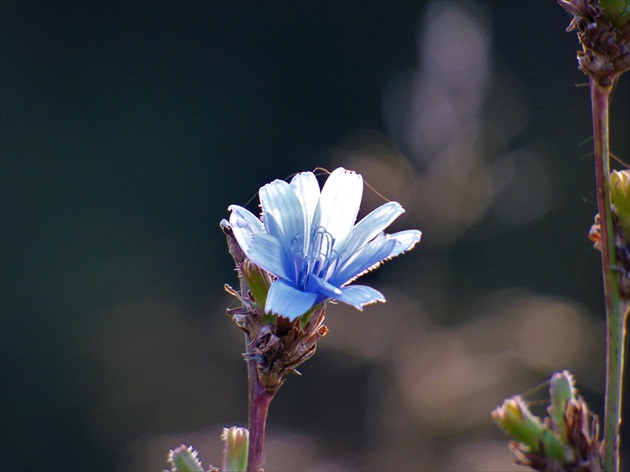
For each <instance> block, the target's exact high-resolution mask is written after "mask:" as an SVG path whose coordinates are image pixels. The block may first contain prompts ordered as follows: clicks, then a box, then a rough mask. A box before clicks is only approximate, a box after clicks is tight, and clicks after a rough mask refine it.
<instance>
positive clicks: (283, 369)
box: [221, 220, 328, 394]
mask: <svg viewBox="0 0 630 472" xmlns="http://www.w3.org/2000/svg"><path fill="white" fill-rule="evenodd" d="M221 228H222V230H223V232H224V233H225V235H226V236H227V243H228V250H229V252H230V254H231V255H232V257H233V259H234V263H235V266H236V272H237V274H238V278H239V282H240V290H238V291H237V290H235V289H234V288H232V287H230V286H229V285H226V286H225V288H226V290H227V291H228V293H230V294H232V295H234V296H235V297H236V298H237V299H238V300H239V301H240V306H239V307H236V308H230V309H228V315H230V316H231V317H232V319H233V320H234V322H235V323H236V325H237V326H238V327H239V328H240V329H241V330H242V331H243V332H244V333H245V335H246V337H247V351H246V352H245V353H244V354H243V356H244V357H245V359H246V360H247V361H248V362H255V363H256V366H257V369H258V379H259V381H260V384H261V386H262V387H263V388H264V389H265V390H266V391H267V392H269V393H271V394H275V393H276V391H277V390H278V389H279V388H280V386H281V385H282V383H283V382H284V380H285V376H286V375H287V374H290V373H298V374H299V372H298V371H297V370H296V369H297V367H298V366H299V365H300V364H302V363H303V362H305V361H306V360H308V359H309V358H310V357H311V356H312V355H313V354H315V350H316V348H317V341H319V339H320V338H321V337H323V336H325V335H326V334H327V333H328V328H327V327H326V326H325V325H324V324H323V323H324V315H325V312H326V305H325V303H322V304H320V305H317V306H315V307H313V309H311V310H310V311H309V312H308V313H306V314H305V315H303V316H301V317H299V318H296V319H295V320H293V321H291V320H289V319H288V318H285V317H283V316H277V315H274V314H266V313H265V312H264V307H265V302H266V298H267V293H268V291H269V287H271V284H272V282H273V280H274V276H273V275H271V274H269V273H268V272H266V271H265V270H263V269H261V268H260V267H258V266H257V265H256V264H254V263H253V262H252V261H251V260H249V259H248V258H247V256H246V255H245V253H244V252H243V250H242V249H241V248H240V246H239V244H238V242H237V241H236V238H235V237H234V233H233V231H232V228H231V226H230V224H229V223H228V222H227V221H225V220H223V221H222V222H221Z"/></svg>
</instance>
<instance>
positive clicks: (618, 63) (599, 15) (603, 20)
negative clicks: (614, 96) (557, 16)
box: [558, 0, 630, 86]
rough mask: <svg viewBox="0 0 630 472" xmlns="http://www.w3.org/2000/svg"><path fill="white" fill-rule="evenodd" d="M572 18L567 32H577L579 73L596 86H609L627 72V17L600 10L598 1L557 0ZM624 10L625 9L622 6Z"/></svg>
mask: <svg viewBox="0 0 630 472" xmlns="http://www.w3.org/2000/svg"><path fill="white" fill-rule="evenodd" d="M558 3H559V4H560V6H562V8H564V9H565V10H567V11H568V12H569V13H571V14H572V15H573V19H572V20H571V23H570V24H569V26H568V28H567V31H573V30H577V34H578V38H579V40H580V43H581V44H582V50H581V51H578V63H579V67H580V70H582V72H584V73H585V74H587V75H589V76H591V77H592V78H593V79H594V80H595V81H596V82H597V83H598V84H599V85H601V86H609V85H612V84H613V82H614V81H615V79H616V78H617V77H618V76H619V75H620V74H622V73H623V72H624V71H626V70H628V69H629V68H630V21H628V20H630V13H629V12H626V10H621V13H620V14H616V13H617V12H616V10H615V11H613V9H612V8H610V7H608V8H606V9H605V8H604V6H603V5H602V3H603V2H601V1H600V0H558ZM626 8H627V6H626Z"/></svg>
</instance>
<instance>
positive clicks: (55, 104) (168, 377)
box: [0, 0, 630, 471]
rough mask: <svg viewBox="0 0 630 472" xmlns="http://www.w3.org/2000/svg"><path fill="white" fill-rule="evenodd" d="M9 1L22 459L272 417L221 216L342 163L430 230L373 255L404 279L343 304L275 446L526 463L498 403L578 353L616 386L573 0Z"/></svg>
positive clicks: (328, 464) (12, 457)
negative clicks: (260, 411) (510, 440)
mask: <svg viewBox="0 0 630 472" xmlns="http://www.w3.org/2000/svg"><path fill="white" fill-rule="evenodd" d="M0 9H1V11H0V13H1V14H0V22H1V23H0V35H1V36H0V40H1V41H0V48H1V58H0V59H1V62H2V69H1V74H2V76H1V79H2V80H1V81H0V87H1V90H0V91H1V97H2V107H1V109H0V113H1V122H2V127H1V129H0V133H1V136H0V157H1V159H2V161H1V165H2V172H1V176H0V178H1V189H0V192H1V195H0V197H1V199H0V205H1V208H0V210H1V223H2V228H1V231H2V233H1V241H2V254H1V256H2V257H1V278H2V279H1V280H2V287H1V293H0V295H1V297H0V302H1V315H2V318H1V323H2V326H1V336H2V339H1V341H2V342H1V353H2V367H1V371H2V392H1V394H2V399H1V400H2V401H1V408H2V411H1V415H0V418H1V425H2V443H1V447H2V450H1V454H0V461H1V464H0V468H2V470H7V471H10V470H29V471H31V470H69V467H70V468H72V467H74V468H75V469H77V470H107V471H111V470H115V469H118V470H123V469H124V470H129V469H130V468H133V469H135V470H149V469H150V470H161V469H162V468H163V467H164V464H165V454H164V452H165V451H168V450H169V449H170V448H171V447H172V446H173V445H175V444H181V443H185V444H194V445H195V447H198V448H199V449H200V450H201V451H202V454H203V457H202V459H203V462H204V463H206V464H209V463H217V461H218V459H219V458H220V457H221V450H220V442H219V441H217V438H218V437H219V435H220V433H221V431H222V428H223V427H224V426H225V425H228V424H235V423H240V424H244V423H245V422H246V419H247V418H246V416H247V406H246V405H247V391H246V381H247V379H246V367H245V363H244V362H243V360H242V358H241V353H242V352H243V350H244V347H243V339H242V335H241V333H240V332H239V331H238V330H237V329H236V328H235V327H234V326H233V325H232V323H231V321H230V320H229V318H228V317H227V316H225V309H226V307H227V306H228V305H229V304H230V303H232V301H231V299H230V297H229V296H228V295H227V294H225V293H224V291H223V284H224V283H226V282H227V283H232V284H233V283H235V282H236V275H235V274H234V272H233V266H232V262H231V258H230V256H229V254H228V253H227V250H226V248H225V240H224V236H223V234H222V233H221V231H220V229H219V226H218V224H219V221H220V220H221V219H222V218H224V217H226V215H227V206H228V205H229V204H230V203H234V202H246V201H247V200H248V199H249V198H251V197H254V196H255V192H256V191H257V189H258V188H259V187H260V186H261V185H263V184H264V183H266V182H269V181H271V180H273V179H275V178H283V177H286V176H289V175H290V174H292V173H293V172H297V171H302V170H310V169H313V168H315V167H316V166H325V167H327V168H329V169H333V168H335V167H336V166H340V165H342V166H344V167H347V168H350V169H353V170H356V171H358V172H360V173H362V174H363V176H364V178H365V180H366V182H367V183H368V184H369V185H370V186H371V187H372V188H373V189H374V190H375V191H372V190H371V189H370V188H368V187H366V189H365V199H364V206H363V208H362V215H365V214H366V213H367V212H368V211H369V210H371V209H373V208H374V207H376V206H377V205H380V204H381V203H383V200H384V198H388V199H392V200H396V201H399V202H400V203H401V204H402V205H403V206H404V207H405V208H406V209H407V213H406V214H405V215H403V217H401V219H400V221H398V222H397V223H399V224H400V227H401V228H403V227H405V228H409V227H417V228H419V229H421V230H422V231H423V241H422V244H421V245H420V246H419V247H418V248H417V249H416V250H414V251H413V253H411V254H410V255H408V256H406V257H405V258H403V259H401V260H396V261H392V262H390V263H389V264H388V265H387V266H386V267H385V268H384V269H383V271H379V272H378V273H375V274H370V275H368V276H367V277H368V278H369V280H366V281H365V283H368V284H370V285H374V286H375V287H377V288H378V289H379V290H381V291H382V292H383V293H384V294H385V296H386V297H387V299H388V303H387V304H385V305H379V306H374V307H369V308H368V309H366V310H365V311H364V312H363V313H356V312H355V311H354V310H352V309H348V308H346V307H343V306H332V307H330V309H329V313H328V317H327V325H328V326H329V328H330V329H331V332H330V334H329V335H328V336H327V337H326V338H325V339H324V340H322V342H321V343H320V345H319V349H318V354H317V356H315V357H314V358H313V359H311V360H310V361H309V362H308V363H307V364H305V365H304V366H303V368H301V369H300V370H301V372H302V373H303V374H304V375H303V376H302V377H292V378H290V381H289V382H288V383H287V385H286V387H285V388H284V389H282V391H281V392H280V393H279V394H278V397H277V398H276V399H275V401H274V403H273V404H272V405H271V411H270V422H269V425H268V431H269V437H268V442H267V453H266V468H267V469H268V470H274V468H278V467H279V466H283V467H284V468H285V469H291V470H320V471H321V470H357V469H361V470H370V469H381V470H382V469H385V468H387V469H397V470H419V469H432V470H454V469H457V470H466V469H467V470H473V469H476V470H492V469H495V470H509V469H510V467H515V466H513V465H512V457H511V455H510V452H509V451H508V449H507V447H506V445H505V441H504V439H503V435H502V433H501V432H500V431H497V429H496V428H495V426H494V425H493V423H492V421H491V418H490V416H489V413H490V411H491V410H492V408H493V407H494V406H496V405H497V404H499V403H500V401H501V400H502V399H503V398H505V397H506V396H509V395H512V394H514V393H516V392H521V395H522V396H524V397H526V398H527V399H528V400H529V401H530V402H532V404H535V402H536V401H537V400H539V399H544V398H545V397H546V395H545V391H546V390H547V388H546V386H545V385H542V384H540V383H541V382H544V381H545V380H546V379H548V378H549V375H550V374H551V373H552V372H555V371H558V370H562V369H569V370H571V372H573V373H575V374H576V377H577V378H578V379H580V382H581V384H580V385H579V387H580V391H581V392H582V394H583V395H584V396H585V397H586V399H587V401H588V403H589V405H590V406H591V408H592V409H593V410H594V411H595V412H596V413H601V408H602V396H601V395H602V389H603V362H604V357H603V335H604V331H603V323H602V322H603V301H602V293H601V282H600V277H601V274H600V267H599V264H600V262H599V254H598V253H596V252H595V251H593V250H592V248H591V244H590V242H589V241H588V238H587V232H588V228H589V226H590V224H591V222H592V220H593V215H594V213H595V212H596V209H595V200H594V189H593V175H592V162H591V159H590V149H591V144H590V142H589V139H590V136H591V131H590V126H591V124H590V115H589V102H588V89H587V88H586V87H575V85H576V84H578V85H579V84H582V83H584V81H585V79H584V77H583V75H582V74H581V73H580V72H579V71H578V70H577V68H576V64H575V50H576V46H577V44H576V40H575V38H574V37H572V36H571V35H567V34H566V33H565V32H564V28H565V27H566V24H567V23H568V21H569V19H568V16H567V15H565V14H564V13H563V12H562V11H561V10H560V9H559V8H558V7H557V5H556V4H555V3H554V2H520V1H504V0H502V1H479V2H476V3H473V2H434V3H429V2H295V3H288V2H187V1H183V2H169V1H163V2H68V1H59V2H18V1H14V2H10V1H3V2H2V3H0ZM627 80H628V78H627V77H622V79H621V80H620V82H619V83H618V84H617V88H616V90H615V93H614V96H613V103H612V129H611V133H612V151H613V152H614V153H615V154H617V155H619V157H621V158H622V159H625V160H626V161H628V160H629V156H628V154H629V153H628V149H630V142H629V140H630V136H629V135H628V133H627V130H628V128H629V126H630V124H629V122H628V120H629V117H628V114H627V110H628V109H629V108H630V106H629V99H630V98H629V93H628V81H627ZM254 206H255V205H252V204H250V209H252V211H255V210H256V208H253V207H254ZM392 230H396V228H393V229H392ZM174 375H175V376H176V381H173V376H174ZM182 385H185V386H187V388H184V389H183V388H181V386H182ZM537 385H540V387H539V388H536V386H537ZM532 388H533V390H532ZM542 407H543V408H544V407H545V405H542ZM624 424H627V422H626V423H624ZM628 434H629V433H628V431H627V428H626V430H624V432H623V434H622V438H624V437H625V438H628V437H629V436H628ZM626 441H627V439H626ZM69 444H72V445H73V460H72V464H71V465H69V464H68V463H67V457H66V456H67V455H66V454H64V451H65V450H66V448H67V447H68V445H69ZM213 447H216V450H214V449H213ZM626 449H627V448H626ZM626 460H627V458H626Z"/></svg>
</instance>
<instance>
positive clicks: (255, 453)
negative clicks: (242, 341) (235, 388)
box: [247, 359, 274, 472]
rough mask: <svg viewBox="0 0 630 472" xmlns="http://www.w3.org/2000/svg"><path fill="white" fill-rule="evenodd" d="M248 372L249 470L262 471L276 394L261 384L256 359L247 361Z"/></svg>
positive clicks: (248, 471)
mask: <svg viewBox="0 0 630 472" xmlns="http://www.w3.org/2000/svg"><path fill="white" fill-rule="evenodd" d="M247 372H248V374H249V453H248V455H247V472H260V470H261V469H262V461H263V445H264V442H265V425H266V423H267V412H268V411H269V404H270V403H271V400H273V396H274V394H273V393H270V392H268V391H267V390H265V388H264V387H263V386H262V385H261V384H260V379H259V378H258V364H257V362H256V360H254V359H250V360H248V361H247Z"/></svg>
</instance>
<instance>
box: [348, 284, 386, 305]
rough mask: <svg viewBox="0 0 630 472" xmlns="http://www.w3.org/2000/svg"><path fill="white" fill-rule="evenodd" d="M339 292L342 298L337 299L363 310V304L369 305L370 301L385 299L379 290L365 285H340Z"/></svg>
mask: <svg viewBox="0 0 630 472" xmlns="http://www.w3.org/2000/svg"><path fill="white" fill-rule="evenodd" d="M341 292H342V298H338V300H339V301H340V302H344V303H347V304H348V305H352V306H354V307H355V308H358V309H359V310H363V306H365V305H369V304H370V303H376V302H384V301H385V296H384V295H383V294H382V293H381V292H379V291H378V290H375V289H373V288H372V287H368V286H367V285H350V286H348V287H342V288H341Z"/></svg>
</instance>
